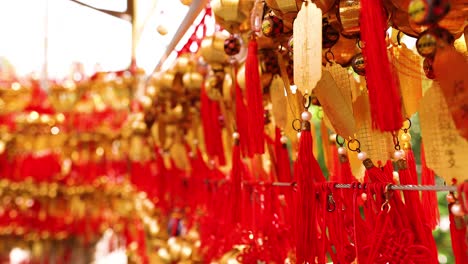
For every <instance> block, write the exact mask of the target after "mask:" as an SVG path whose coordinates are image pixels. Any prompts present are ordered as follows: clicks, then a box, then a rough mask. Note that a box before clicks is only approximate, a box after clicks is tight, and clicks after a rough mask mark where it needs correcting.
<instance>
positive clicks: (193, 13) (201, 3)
mask: <svg viewBox="0 0 468 264" xmlns="http://www.w3.org/2000/svg"><path fill="white" fill-rule="evenodd" d="M207 3H208V0H194V1H192V4H191V5H190V9H189V11H188V13H187V15H186V16H185V18H184V20H183V22H182V23H181V24H180V26H179V29H177V32H176V33H175V34H174V37H173V38H172V40H171V42H170V43H169V45H168V46H167V49H166V51H165V52H164V54H163V55H162V57H161V59H160V60H159V63H158V65H156V67H155V68H154V70H153V72H152V73H151V74H150V75H149V76H148V79H147V82H149V81H150V80H151V76H152V74H154V73H156V72H158V71H160V69H161V67H162V65H163V64H164V62H165V61H166V60H167V58H168V57H169V55H171V53H172V51H174V49H175V48H176V46H177V44H179V42H180V40H181V39H182V37H183V36H184V35H185V33H186V32H187V30H188V29H189V28H190V27H191V26H192V24H193V22H194V21H195V19H197V17H198V15H199V14H200V12H201V11H202V10H204V9H205V7H206V4H207Z"/></svg>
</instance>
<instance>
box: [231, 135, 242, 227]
mask: <svg viewBox="0 0 468 264" xmlns="http://www.w3.org/2000/svg"><path fill="white" fill-rule="evenodd" d="M235 141H236V142H235V143H234V147H233V148H232V170H231V194H230V197H229V198H230V199H231V201H232V204H231V207H230V208H231V212H233V213H232V218H231V225H232V227H234V226H235V225H237V224H238V223H240V220H241V219H240V216H241V214H240V213H239V212H241V211H242V207H241V198H242V192H241V191H242V171H243V168H242V160H241V150H240V146H239V144H240V142H239V139H235Z"/></svg>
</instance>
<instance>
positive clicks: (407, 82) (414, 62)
mask: <svg viewBox="0 0 468 264" xmlns="http://www.w3.org/2000/svg"><path fill="white" fill-rule="evenodd" d="M391 55H392V60H391V61H392V63H393V67H394V69H395V70H396V71H397V73H398V78H399V80H400V92H401V95H402V99H403V106H404V110H405V111H404V113H405V116H406V117H410V116H412V115H413V114H414V113H416V112H417V111H418V109H419V102H420V100H421V98H422V71H421V56H419V55H417V54H416V53H414V52H413V51H411V50H410V49H408V48H407V47H406V45H405V44H401V45H400V46H395V47H393V48H392V49H391Z"/></svg>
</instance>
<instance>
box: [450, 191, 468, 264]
mask: <svg viewBox="0 0 468 264" xmlns="http://www.w3.org/2000/svg"><path fill="white" fill-rule="evenodd" d="M467 198H468V183H466V182H464V183H461V184H460V186H459V187H458V200H457V202H455V203H451V204H449V206H448V209H449V210H448V211H449V218H450V236H451V239H452V249H453V255H454V256H455V264H465V263H468V245H467V241H466V236H467V234H466V232H467V230H466V229H467V226H466V222H465V216H466V215H465V214H466V213H467V212H468V211H467V208H466V205H467V204H466V202H467V201H466V199H467ZM454 206H459V210H457V211H459V212H458V213H457V215H455V214H453V212H452V210H453V209H454V208H453V207H454Z"/></svg>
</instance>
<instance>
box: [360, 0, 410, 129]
mask: <svg viewBox="0 0 468 264" xmlns="http://www.w3.org/2000/svg"><path fill="white" fill-rule="evenodd" d="M360 15H361V18H360V25H361V37H362V40H363V41H364V45H365V46H364V48H363V50H362V52H363V55H364V58H365V62H366V80H367V87H368V90H369V102H370V108H371V116H372V122H373V126H374V128H377V129H379V130H381V131H396V130H398V129H399V128H400V127H401V123H402V114H401V99H400V95H399V94H398V91H399V89H398V85H399V84H398V79H397V78H396V76H395V73H394V72H393V70H392V68H391V64H390V62H389V60H388V55H387V44H386V41H385V30H386V29H387V24H386V17H385V15H384V6H383V3H382V0H361V13H360Z"/></svg>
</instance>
